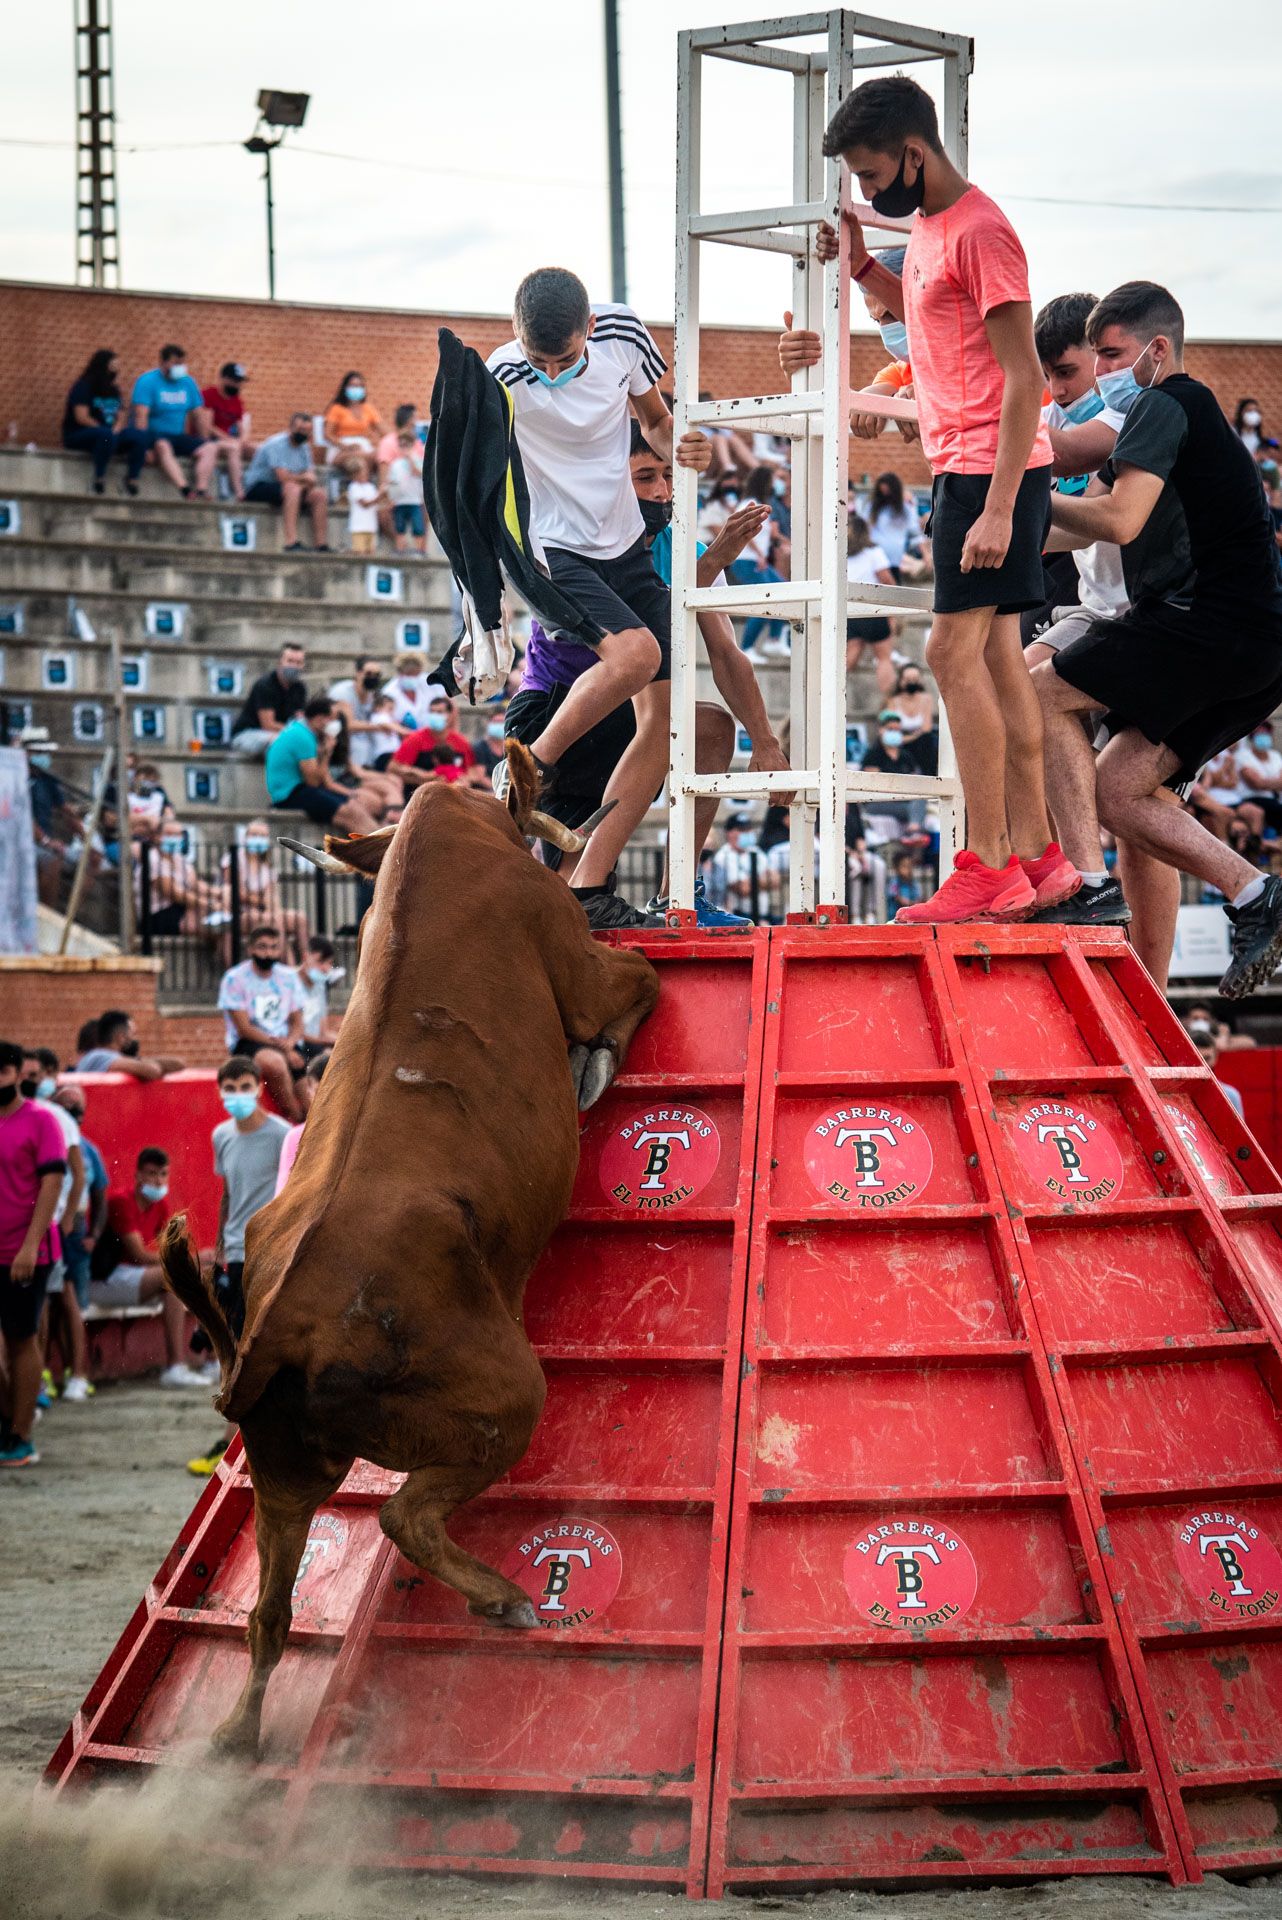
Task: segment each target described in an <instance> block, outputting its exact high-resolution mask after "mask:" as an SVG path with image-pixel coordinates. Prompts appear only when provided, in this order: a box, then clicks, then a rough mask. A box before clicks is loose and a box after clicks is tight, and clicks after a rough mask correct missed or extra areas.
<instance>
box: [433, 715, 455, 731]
mask: <svg viewBox="0 0 1282 1920" xmlns="http://www.w3.org/2000/svg"><path fill="white" fill-rule="evenodd" d="M427 724H428V726H429V727H430V728H431V729H432V732H433V733H444V731H445V729H446V727H448V726H449V724H450V716H449V714H448V713H429V714H428V716H427Z"/></svg>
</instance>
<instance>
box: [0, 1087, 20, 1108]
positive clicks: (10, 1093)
mask: <svg viewBox="0 0 1282 1920" xmlns="http://www.w3.org/2000/svg"><path fill="white" fill-rule="evenodd" d="M17 1097H18V1089H17V1087H16V1086H12V1085H10V1086H7V1087H0V1107H11V1106H12V1105H13V1103H14V1101H15V1100H16V1099H17Z"/></svg>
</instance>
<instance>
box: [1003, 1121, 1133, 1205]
mask: <svg viewBox="0 0 1282 1920" xmlns="http://www.w3.org/2000/svg"><path fill="white" fill-rule="evenodd" d="M1015 1140H1016V1143H1017V1145H1018V1147H1019V1153H1020V1157H1021V1159H1022V1160H1023V1162H1024V1165H1025V1166H1026V1167H1027V1168H1028V1170H1029V1172H1030V1173H1031V1174H1032V1175H1033V1177H1034V1179H1035V1180H1036V1181H1037V1184H1038V1186H1039V1187H1044V1188H1045V1190H1046V1192H1047V1193H1049V1194H1051V1195H1053V1197H1054V1198H1055V1199H1056V1200H1068V1201H1073V1202H1075V1203H1077V1204H1078V1205H1082V1204H1085V1205H1088V1206H1096V1205H1098V1203H1099V1202H1100V1201H1101V1200H1111V1199H1113V1198H1114V1196H1115V1195H1116V1194H1117V1193H1119V1192H1120V1191H1121V1186H1122V1180H1123V1177H1124V1176H1123V1172H1122V1156H1121V1154H1120V1153H1119V1152H1118V1150H1117V1143H1116V1141H1115V1140H1114V1139H1113V1136H1112V1134H1111V1133H1110V1132H1109V1131H1108V1128H1107V1127H1105V1126H1103V1125H1102V1124H1101V1122H1100V1121H1098V1120H1095V1119H1092V1117H1091V1115H1090V1114H1089V1113H1087V1112H1086V1111H1085V1110H1084V1109H1083V1108H1081V1107H1075V1106H1072V1105H1071V1104H1070V1103H1069V1102H1067V1101H1064V1100H1035V1101H1034V1102H1033V1104H1032V1105H1031V1106H1029V1107H1025V1109H1024V1111H1023V1112H1022V1113H1021V1114H1020V1116H1019V1118H1018V1119H1017V1120H1016V1122H1015Z"/></svg>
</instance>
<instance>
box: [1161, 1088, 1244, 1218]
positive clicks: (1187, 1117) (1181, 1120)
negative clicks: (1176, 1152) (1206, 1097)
mask: <svg viewBox="0 0 1282 1920" xmlns="http://www.w3.org/2000/svg"><path fill="white" fill-rule="evenodd" d="M1164 1105H1165V1107H1166V1111H1167V1112H1168V1113H1169V1114H1170V1116H1171V1118H1172V1120H1173V1121H1174V1122H1175V1131H1176V1133H1178V1134H1179V1136H1180V1144H1181V1146H1182V1147H1183V1148H1184V1151H1185V1152H1186V1153H1187V1154H1188V1156H1189V1158H1190V1160H1192V1162H1193V1165H1194V1166H1195V1167H1196V1168H1197V1170H1198V1172H1199V1173H1200V1174H1201V1176H1202V1178H1203V1180H1204V1181H1205V1183H1206V1185H1207V1186H1208V1187H1209V1188H1210V1190H1211V1192H1212V1193H1213V1194H1214V1195H1215V1198H1216V1199H1217V1200H1226V1199H1227V1198H1228V1195H1229V1183H1228V1180H1227V1179H1226V1178H1225V1176H1224V1174H1223V1173H1222V1172H1221V1171H1219V1170H1218V1169H1217V1168H1216V1165H1215V1159H1216V1149H1215V1146H1214V1144H1213V1142H1212V1141H1211V1139H1210V1137H1209V1135H1208V1134H1207V1132H1206V1129H1205V1128H1204V1127H1203V1126H1202V1125H1201V1123H1200V1122H1199V1120H1198V1119H1197V1117H1196V1115H1194V1114H1191V1113H1190V1112H1189V1110H1188V1108H1187V1107H1180V1106H1177V1105H1176V1104H1175V1102H1174V1100H1167V1101H1165V1102H1164Z"/></svg>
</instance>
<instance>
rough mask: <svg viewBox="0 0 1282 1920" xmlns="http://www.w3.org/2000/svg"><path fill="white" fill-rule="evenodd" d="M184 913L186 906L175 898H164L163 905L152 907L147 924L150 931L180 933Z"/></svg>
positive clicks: (185, 913) (184, 916) (185, 912)
mask: <svg viewBox="0 0 1282 1920" xmlns="http://www.w3.org/2000/svg"><path fill="white" fill-rule="evenodd" d="M186 915H187V909H186V907H184V906H182V905H180V904H179V902H178V901H177V900H166V902H165V904H164V906H163V907H153V908H152V910H151V914H150V917H149V921H148V924H149V926H150V929H151V932H152V933H181V932H182V930H183V921H184V919H185V918H186Z"/></svg>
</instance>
